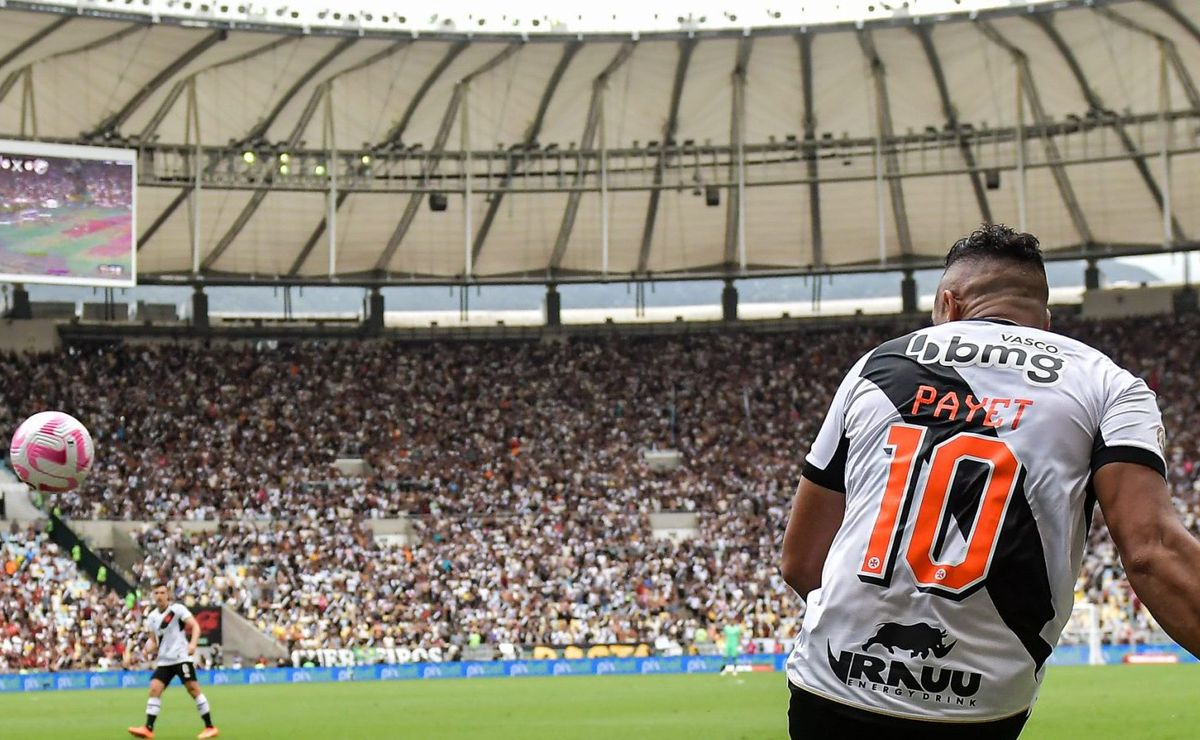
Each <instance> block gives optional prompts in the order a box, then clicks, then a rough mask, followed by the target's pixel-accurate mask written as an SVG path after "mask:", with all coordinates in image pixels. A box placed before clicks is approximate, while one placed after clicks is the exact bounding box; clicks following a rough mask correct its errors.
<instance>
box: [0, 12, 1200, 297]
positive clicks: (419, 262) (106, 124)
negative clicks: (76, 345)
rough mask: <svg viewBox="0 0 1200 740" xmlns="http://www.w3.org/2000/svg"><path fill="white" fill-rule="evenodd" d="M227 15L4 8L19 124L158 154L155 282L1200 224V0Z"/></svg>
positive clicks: (147, 159)
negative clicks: (646, 16)
mask: <svg viewBox="0 0 1200 740" xmlns="http://www.w3.org/2000/svg"><path fill="white" fill-rule="evenodd" d="M200 7H204V6H200ZM219 7H220V6H219V5H218V6H214V8H215V9H219ZM215 9H214V11H213V13H212V16H211V18H207V19H204V18H195V17H193V18H187V19H183V18H179V17H168V16H161V17H160V18H159V21H158V22H148V21H149V18H148V17H147V16H145V15H143V14H138V13H126V12H124V10H123V6H122V5H120V4H116V3H92V2H86V1H85V2H80V3H78V4H72V5H70V6H49V5H44V4H32V3H22V2H17V1H13V0H10V1H9V2H8V3H7V5H6V6H5V7H4V8H3V9H2V10H0V136H4V137H9V138H41V139H47V140H53V141H69V142H96V143H106V144H109V145H112V144H121V143H124V144H126V145H128V146H131V147H137V148H139V149H141V153H140V157H141V160H140V161H141V165H140V180H141V184H142V187H141V188H140V189H139V192H138V207H137V208H138V230H139V236H140V244H139V257H138V262H139V269H140V270H141V272H142V274H143V276H144V277H145V276H149V277H151V278H152V279H153V278H158V279H168V278H171V277H178V278H180V279H186V278H190V277H194V276H197V275H199V276H203V277H204V278H205V279H208V280H213V281H220V280H225V281H235V280H242V279H251V278H252V279H255V280H270V279H285V280H297V281H322V280H327V279H328V278H329V277H330V276H331V275H333V276H335V277H336V278H337V279H339V280H341V281H344V282H350V281H361V282H367V281H376V280H378V281H390V282H405V281H430V282H439V281H441V282H448V281H461V280H464V279H470V280H475V281H524V280H528V281H546V280H557V281H564V280H596V279H603V278H610V279H623V278H628V277H635V278H646V277H654V278H665V277H668V276H675V277H715V276H742V275H757V274H795V273H802V272H808V271H814V270H815V271H820V270H862V269H879V268H890V269H896V268H898V267H904V266H921V265H927V264H932V263H933V262H934V261H936V259H937V258H938V257H939V256H940V255H943V254H944V253H945V250H946V247H947V245H948V244H949V243H950V242H951V241H952V240H953V239H954V238H956V237H957V236H959V235H961V234H962V233H964V232H965V231H968V230H970V229H971V228H972V226H973V225H975V224H978V223H979V222H980V221H982V220H994V221H1006V222H1009V223H1013V224H1016V225H1021V224H1023V225H1024V226H1025V227H1026V228H1028V229H1029V230H1031V231H1033V232H1034V233H1036V234H1037V235H1038V236H1039V237H1041V239H1042V241H1043V245H1044V246H1045V247H1047V248H1048V249H1051V250H1056V254H1058V255H1059V256H1062V257H1068V256H1070V257H1078V256H1089V255H1096V256H1104V255H1113V254H1122V253H1139V252H1149V251H1157V250H1162V249H1164V248H1181V247H1195V246H1196V239H1197V234H1200V207H1198V206H1200V166H1198V165H1200V156H1198V155H1200V146H1198V141H1200V140H1198V131H1200V129H1198V128H1197V126H1198V124H1200V121H1198V120H1197V117H1198V116H1200V93H1198V92H1197V86H1196V84H1195V81H1194V80H1193V79H1192V76H1191V73H1190V70H1195V69H1200V8H1197V6H1196V5H1195V4H1193V3H1178V2H1171V1H1170V0H1143V1H1135V0H1130V1H1125V2H1122V1H1113V2H1105V1H1104V0H1095V1H1094V2H1089V3H1083V2H1059V3H1055V4H1052V5H1048V4H1036V5H1030V6H1026V5H1024V4H1020V5H1017V6H1013V7H1002V8H997V9H994V10H985V11H977V12H970V13H959V14H949V15H939V16H934V17H930V16H908V15H906V14H903V13H894V14H890V15H888V16H887V17H884V18H879V19H871V20H866V21H859V22H847V23H833V24H825V25H814V26H807V27H800V26H769V27H763V28H754V29H717V30H705V29H703V28H690V29H683V30H678V31H671V32H661V33H644V34H629V33H624V34H621V33H597V34H580V33H559V32H554V31H551V32H545V33H541V34H525V35H520V34H516V35H514V34H512V33H507V34H484V33H467V32H458V31H441V32H436V33H427V32H421V33H413V32H410V31H404V32H398V31H385V30H375V29H373V28H370V29H368V28H364V27H362V25H361V24H359V23H356V24H355V25H354V26H353V27H351V26H343V27H320V28H318V27H309V28H304V27H296V26H295V25H273V26H269V25H266V24H263V23H251V22H248V21H245V20H239V19H236V18H226V17H223V16H220V14H219V13H217V12H216V10H215ZM197 131H198V132H199V136H198V137H197ZM1164 152H1167V153H1169V154H1170V155H1171V156H1170V157H1169V168H1170V177H1169V178H1168V177H1164V170H1165V169H1166V168H1167V162H1166V161H1164V157H1163V153H1164ZM467 173H469V176H465V175H466V174H467ZM197 185H198V186H199V187H198V188H197ZM431 194H433V197H431ZM714 201H715V202H716V203H717V204H716V205H710V203H712V202H714ZM431 205H439V206H444V210H434V209H432V208H431V207H430V206H431ZM1164 214H1166V215H1164ZM331 217H332V218H331ZM330 224H331V225H332V228H327V225H330ZM331 244H332V245H333V246H332V248H331Z"/></svg>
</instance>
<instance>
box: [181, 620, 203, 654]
mask: <svg viewBox="0 0 1200 740" xmlns="http://www.w3.org/2000/svg"><path fill="white" fill-rule="evenodd" d="M183 627H184V629H186V630H187V631H188V647H187V654H188V657H189V658H193V659H194V658H195V657H196V646H197V645H199V644H200V624H199V623H198V622H197V621H196V618H195V617H188V618H187V619H185V620H183Z"/></svg>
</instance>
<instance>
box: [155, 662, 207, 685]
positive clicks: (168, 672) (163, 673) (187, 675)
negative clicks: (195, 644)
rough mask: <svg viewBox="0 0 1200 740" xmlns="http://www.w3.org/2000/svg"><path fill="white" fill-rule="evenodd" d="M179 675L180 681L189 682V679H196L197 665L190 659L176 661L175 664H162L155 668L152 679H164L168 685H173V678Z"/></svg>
mask: <svg viewBox="0 0 1200 740" xmlns="http://www.w3.org/2000/svg"><path fill="white" fill-rule="evenodd" d="M176 676H179V683H187V682H188V681H195V680H196V666H195V664H194V663H192V661H190V660H188V661H185V662H183V663H175V664H174V665H160V666H159V667H157V668H155V669H154V675H153V676H151V678H152V679H155V680H158V681H162V682H163V683H164V684H166V685H167V686H170V685H171V679H172V678H175V677H176Z"/></svg>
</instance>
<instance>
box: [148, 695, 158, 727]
mask: <svg viewBox="0 0 1200 740" xmlns="http://www.w3.org/2000/svg"><path fill="white" fill-rule="evenodd" d="M161 709H162V699H158V698H156V697H151V698H149V699H147V700H146V727H148V728H150V729H151V730H153V729H154V721H155V720H156V719H158V712H159V710H161Z"/></svg>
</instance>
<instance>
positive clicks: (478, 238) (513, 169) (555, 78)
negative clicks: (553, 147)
mask: <svg viewBox="0 0 1200 740" xmlns="http://www.w3.org/2000/svg"><path fill="white" fill-rule="evenodd" d="M581 48H583V42H582V41H572V42H571V43H569V44H567V45H566V46H565V47H563V53H562V56H561V57H559V59H558V64H557V65H555V67H554V72H553V73H551V75H550V80H549V82H547V83H546V89H545V90H543V91H542V99H541V101H540V102H539V103H538V108H537V113H536V114H535V115H534V117H533V121H532V122H531V123H530V124H529V128H528V129H526V130H525V136H524V138H523V139H522V140H521V147H522V149H524V148H526V147H528V146H529V145H530V144H533V143H534V142H536V141H537V137H538V134H540V133H541V132H542V124H543V123H544V122H545V120H546V109H547V108H549V107H550V100H551V98H553V97H554V93H555V91H556V90H557V89H558V83H559V82H561V81H562V77H563V74H565V73H566V71H567V67H568V66H569V65H570V64H571V60H572V59H574V58H575V55H576V54H578V53H579V50H580V49H581ZM520 168H521V159H520V158H519V157H516V156H513V155H512V154H510V155H509V157H508V167H507V171H506V172H505V173H504V181H503V183H504V186H505V187H508V186H509V185H510V184H511V183H512V179H513V177H514V176H515V175H516V174H517V171H518V170H519V169H520ZM503 201H504V191H503V190H501V191H497V192H494V193H492V196H491V198H490V200H489V202H488V209H487V213H485V214H484V216H483V223H481V224H479V231H477V232H475V241H474V243H473V244H472V245H471V264H472V265H477V264H479V254H480V252H482V251H483V244H484V242H485V241H486V240H487V237H488V233H489V232H490V231H491V230H492V223H493V222H494V221H495V220H496V214H497V213H499V212H500V204H501V203H502V202H503Z"/></svg>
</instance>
